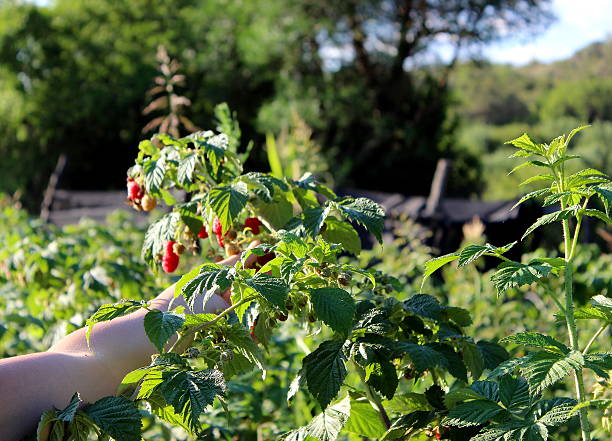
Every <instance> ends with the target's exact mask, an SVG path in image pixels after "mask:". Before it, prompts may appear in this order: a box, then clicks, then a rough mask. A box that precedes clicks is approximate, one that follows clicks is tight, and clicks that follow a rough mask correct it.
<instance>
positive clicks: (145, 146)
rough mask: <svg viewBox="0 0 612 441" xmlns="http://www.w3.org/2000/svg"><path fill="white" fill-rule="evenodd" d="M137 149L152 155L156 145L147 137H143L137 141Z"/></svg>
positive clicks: (155, 151)
mask: <svg viewBox="0 0 612 441" xmlns="http://www.w3.org/2000/svg"><path fill="white" fill-rule="evenodd" d="M138 150H139V151H141V152H142V153H144V154H145V155H147V156H153V155H154V154H155V153H157V152H158V150H157V147H155V146H154V145H153V143H152V142H151V141H150V140H149V139H144V140H142V141H140V142H139V143H138Z"/></svg>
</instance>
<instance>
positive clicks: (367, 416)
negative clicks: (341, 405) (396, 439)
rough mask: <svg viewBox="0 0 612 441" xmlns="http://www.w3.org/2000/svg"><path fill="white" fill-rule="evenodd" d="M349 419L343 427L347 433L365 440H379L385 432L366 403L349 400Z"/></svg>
mask: <svg viewBox="0 0 612 441" xmlns="http://www.w3.org/2000/svg"><path fill="white" fill-rule="evenodd" d="M350 404H351V413H350V417H349V419H348V421H347V423H346V426H344V430H345V431H347V432H351V433H355V434H357V435H361V436H365V437H367V438H380V437H381V436H383V434H384V433H385V432H386V431H387V427H386V426H385V424H384V422H383V421H382V419H381V416H380V413H379V412H377V411H376V410H375V409H374V408H373V407H372V405H371V404H370V403H369V402H368V401H361V400H360V401H358V400H351V403H350Z"/></svg>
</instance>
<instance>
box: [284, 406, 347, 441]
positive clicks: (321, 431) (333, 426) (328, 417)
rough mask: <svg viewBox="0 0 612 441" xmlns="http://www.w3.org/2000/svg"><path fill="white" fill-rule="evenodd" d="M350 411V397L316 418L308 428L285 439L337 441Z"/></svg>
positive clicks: (301, 428) (296, 431)
mask: <svg viewBox="0 0 612 441" xmlns="http://www.w3.org/2000/svg"><path fill="white" fill-rule="evenodd" d="M350 409H351V407H350V401H349V397H346V398H344V399H343V400H342V401H340V402H339V403H337V404H334V405H333V406H330V407H328V408H327V409H325V410H324V411H323V412H321V413H320V414H318V415H317V416H315V417H314V418H313V419H312V421H311V422H310V423H309V424H308V425H307V426H305V427H300V428H299V429H297V430H295V431H293V432H290V433H289V434H288V436H286V437H284V438H283V439H284V440H285V441H302V440H304V441H306V440H308V439H311V438H315V439H318V440H319V441H335V440H336V439H337V438H338V435H339V434H340V431H341V430H342V428H343V427H344V425H345V424H346V423H347V421H348V419H349V415H350V411H351V410H350Z"/></svg>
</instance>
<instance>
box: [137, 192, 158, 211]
mask: <svg viewBox="0 0 612 441" xmlns="http://www.w3.org/2000/svg"><path fill="white" fill-rule="evenodd" d="M140 205H141V206H142V209H143V210H144V211H151V210H153V209H154V208H155V207H156V206H157V199H155V198H154V197H152V196H149V195H148V194H145V195H144V196H143V197H142V201H140Z"/></svg>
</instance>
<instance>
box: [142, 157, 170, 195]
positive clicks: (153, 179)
mask: <svg viewBox="0 0 612 441" xmlns="http://www.w3.org/2000/svg"><path fill="white" fill-rule="evenodd" d="M165 174H166V161H165V160H164V159H163V158H160V159H157V160H151V161H147V162H145V164H144V184H145V189H146V190H147V193H152V194H157V193H158V192H159V190H160V188H161V186H162V183H163V181H164V176H165Z"/></svg>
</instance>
